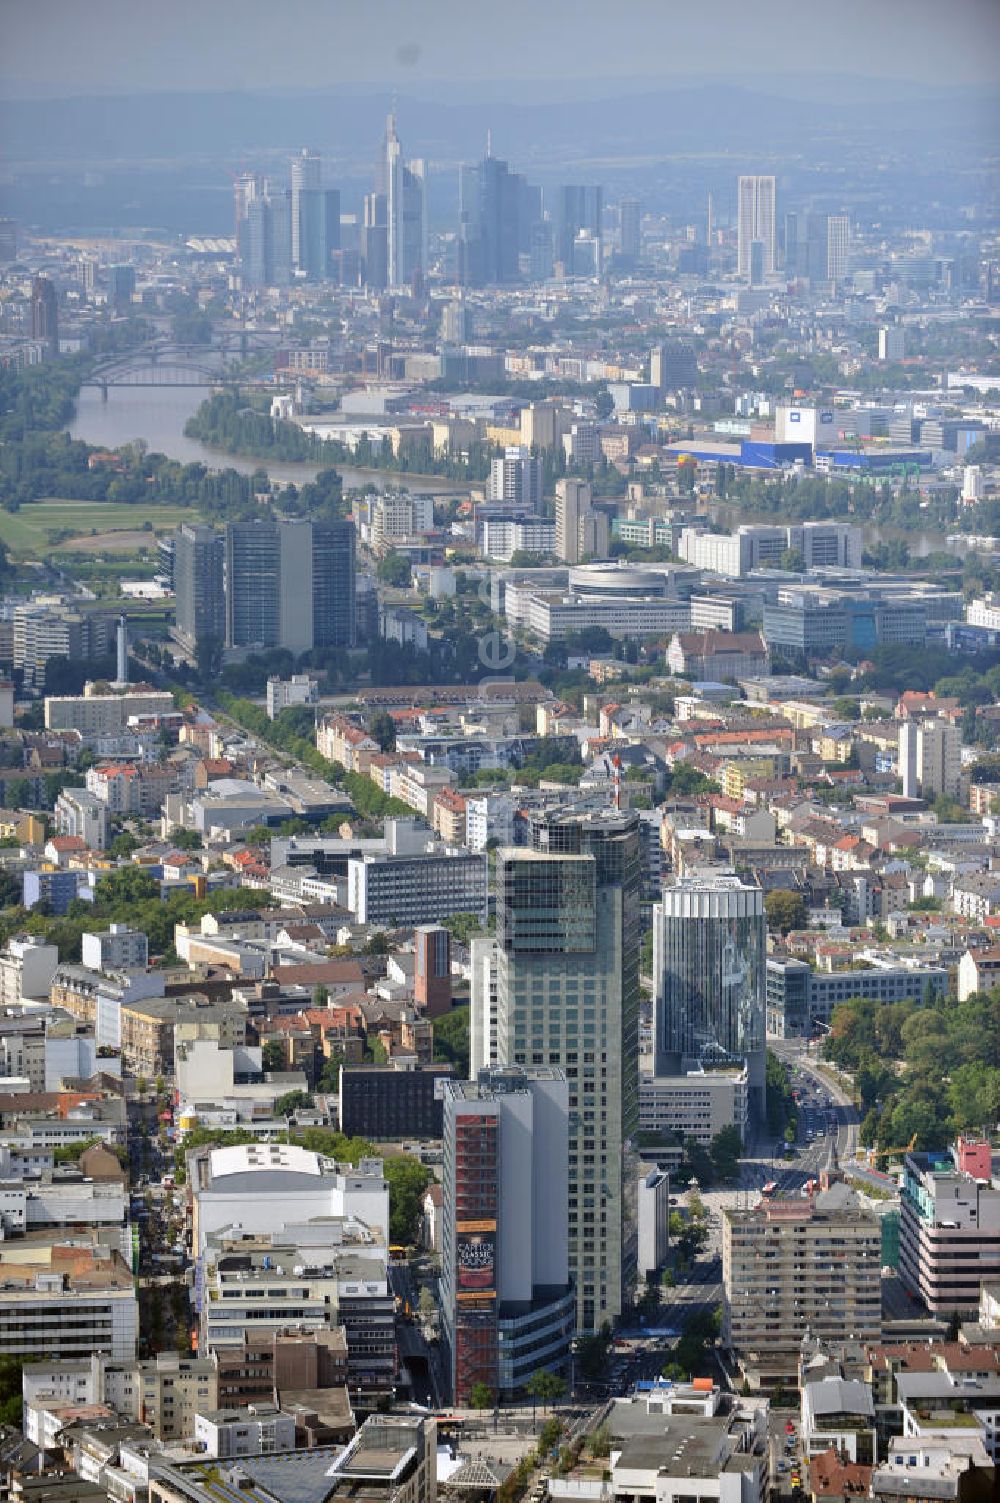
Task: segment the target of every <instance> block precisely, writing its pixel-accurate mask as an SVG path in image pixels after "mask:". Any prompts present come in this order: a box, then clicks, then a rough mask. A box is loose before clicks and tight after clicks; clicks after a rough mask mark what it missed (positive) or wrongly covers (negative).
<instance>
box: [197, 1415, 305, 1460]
mask: <svg viewBox="0 0 1000 1503" xmlns="http://www.w3.org/2000/svg"><path fill="white" fill-rule="evenodd" d="M194 1438H195V1443H196V1445H198V1446H199V1448H200V1449H201V1450H203V1451H204V1453H205V1455H206V1456H217V1457H219V1458H220V1459H222V1458H228V1457H232V1456H266V1455H268V1454H269V1453H271V1452H273V1451H294V1449H295V1416H294V1414H285V1413H283V1412H282V1411H281V1410H280V1409H276V1408H275V1407H274V1406H273V1405H270V1404H254V1405H253V1406H252V1407H251V1408H249V1409H209V1410H206V1411H203V1412H201V1413H199V1414H197V1415H196V1416H195V1421H194Z"/></svg>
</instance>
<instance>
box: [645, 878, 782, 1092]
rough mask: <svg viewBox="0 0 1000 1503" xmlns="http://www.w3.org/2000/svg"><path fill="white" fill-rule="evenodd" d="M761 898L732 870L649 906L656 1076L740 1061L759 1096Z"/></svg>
mask: <svg viewBox="0 0 1000 1503" xmlns="http://www.w3.org/2000/svg"><path fill="white" fill-rule="evenodd" d="M765 930H766V920H765V914H764V894H763V892H762V891H761V889H760V888H758V887H750V886H747V885H746V884H745V883H743V882H741V881H740V879H739V877H737V876H736V875H735V873H733V872H723V873H711V874H706V875H699V876H693V877H686V878H684V879H682V880H681V881H680V882H678V883H677V885H676V886H674V887H667V888H664V890H663V898H662V901H661V902H659V903H657V904H655V905H654V907H653V974H654V978H655V984H656V1002H655V1025H654V1036H655V1037H654V1042H655V1050H656V1074H657V1075H671V1074H676V1073H678V1071H681V1070H686V1069H690V1068H698V1067H699V1066H702V1067H706V1068H710V1067H711V1066H712V1065H728V1064H737V1063H742V1062H744V1061H745V1062H746V1065H747V1071H748V1081H749V1086H750V1089H751V1092H752V1093H753V1099H754V1105H755V1107H756V1109H757V1110H758V1112H759V1111H760V1109H761V1108H762V1106H763V1091H764V994H765V979H766V973H765V960H766V953H765Z"/></svg>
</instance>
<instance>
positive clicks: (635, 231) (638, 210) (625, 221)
mask: <svg viewBox="0 0 1000 1503" xmlns="http://www.w3.org/2000/svg"><path fill="white" fill-rule="evenodd" d="M618 223H619V241H618V244H619V250H620V253H621V258H622V260H623V261H628V262H629V263H630V264H632V265H634V264H635V262H636V261H638V260H639V257H640V255H641V254H642V204H641V203H640V202H639V200H638V199H637V198H623V199H622V201H621V203H620V204H619V206H618Z"/></svg>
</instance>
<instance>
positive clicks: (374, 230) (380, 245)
mask: <svg viewBox="0 0 1000 1503" xmlns="http://www.w3.org/2000/svg"><path fill="white" fill-rule="evenodd" d="M385 212H386V205H385V194H384V193H368V194H366V195H365V201H364V217H363V223H362V227H361V269H362V275H363V277H364V281H365V285H366V286H367V287H374V288H376V289H378V288H382V287H385V286H386V285H387V282H388V277H389V230H388V227H387V225H386V221H385Z"/></svg>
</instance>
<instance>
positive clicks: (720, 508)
mask: <svg viewBox="0 0 1000 1503" xmlns="http://www.w3.org/2000/svg"><path fill="white" fill-rule="evenodd" d="M204 395H205V389H204V388H203V387H197V386H173V387H170V386H166V387H164V386H159V387H130V386H116V387H112V388H111V389H110V390H109V392H108V399H107V401H104V400H102V397H101V394H100V392H99V391H98V390H97V389H96V388H95V387H92V386H85V387H83V388H82V390H81V392H80V394H79V396H78V398H77V406H76V417H75V418H74V419H73V421H72V423H70V425H69V431H70V433H71V435H72V436H73V438H82V439H85V440H86V441H87V443H90V444H100V445H101V446H102V447H104V448H108V449H114V448H117V447H118V446H119V445H120V444H127V443H129V442H130V441H131V440H132V439H136V438H143V439H145V441H146V443H147V444H148V445H149V448H150V449H151V450H153V451H155V452H157V453H160V454H166V455H167V456H168V458H170V459H176V460H178V461H179V462H180V463H181V464H204V465H207V466H208V468H209V469H211V470H223V469H226V468H227V467H228V468H231V469H234V470H239V471H240V473H241V474H243V475H251V474H253V472H254V470H259V469H265V470H266V471H267V473H268V474H269V475H270V476H271V479H272V480H277V481H280V482H282V483H283V484H285V483H293V484H295V485H301V484H302V483H303V482H304V481H306V480H313V479H315V477H316V475H317V474H318V473H319V470H320V469H321V468H322V466H320V465H317V464H308V463H306V461H304V460H288V459H285V460H271V461H268V460H266V459H260V460H255V459H248V458H247V457H246V456H245V455H234V454H226V453H225V452H224V451H223V450H221V449H213V448H211V447H210V445H208V444H203V443H202V442H201V440H200V439H197V438H188V436H187V435H186V433H185V432H184V424H185V423H186V422H187V420H188V418H189V417H191V416H192V414H193V413H195V412H196V411H197V409H198V407H199V406H200V405H201V402H202V400H203V398H204ZM335 468H336V469H337V470H338V471H339V472H340V474H341V475H342V476H343V481H344V487H345V489H347V490H353V489H360V488H362V487H363V486H366V485H368V484H369V483H372V484H374V485H377V486H379V487H383V486H387V485H399V486H405V487H406V488H407V489H408V490H411V491H419V492H435V493H443V492H449V493H454V492H455V491H464V490H467V489H468V487H467V486H463V485H461V483H458V482H456V481H454V480H445V479H444V477H442V478H441V479H440V480H436V479H433V478H426V477H425V478H417V477H415V476H411V475H405V474H402V473H400V472H396V471H391V470H360V469H355V468H352V467H350V466H346V465H341V464H337V465H336V466H335ZM708 510H709V511H710V512H711V513H712V514H713V516H714V517H715V518H716V520H717V521H720V522H723V523H724V524H725V525H728V526H735V525H737V524H738V523H739V522H740V521H744V522H753V521H765V520H766V521H772V520H775V519H773V518H771V517H768V518H766V519H765V518H762V517H754V516H747V515H745V514H744V515H742V516H741V515H740V513H739V510H738V508H737V507H735V506H733V505H731V504H728V505H727V504H726V503H725V502H719V503H717V504H716V505H714V506H710V507H709V508H708ZM861 530H862V533H863V534H864V540H865V545H866V546H867V547H871V546H872V545H874V544H876V543H879V542H882V541H885V542H889V541H891V540H892V539H893V538H901V539H902V540H903V541H904V542H906V543H907V544H908V546H909V548H910V551H911V553H912V554H913V555H914V556H915V557H917V558H920V557H922V556H923V555H924V554H927V553H933V552H936V551H938V550H943V549H945V548H949V544H948V543H947V542H946V539H945V535H944V533H941V532H932V531H925V530H923V529H921V530H920V531H915V532H909V531H905V530H904V529H902V528H899V527H891V526H889V527H880V526H878V525H877V524H876V523H873V522H864V523H862V524H861ZM967 546H968V545H963V544H953V545H950V548H949V551H951V552H956V553H959V554H961V553H964V552H965V551H966V550H967Z"/></svg>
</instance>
